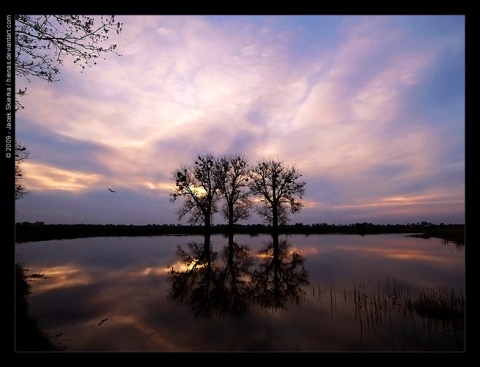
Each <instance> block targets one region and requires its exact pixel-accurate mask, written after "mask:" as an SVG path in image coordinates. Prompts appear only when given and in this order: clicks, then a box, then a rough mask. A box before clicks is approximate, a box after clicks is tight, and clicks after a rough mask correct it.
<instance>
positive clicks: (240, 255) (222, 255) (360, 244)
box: [16, 234, 465, 352]
mask: <svg viewBox="0 0 480 367" xmlns="http://www.w3.org/2000/svg"><path fill="white" fill-rule="evenodd" d="M16 261H17V262H20V263H23V264H25V266H26V268H27V269H28V272H27V275H35V274H37V275H38V274H42V275H43V277H38V276H36V277H32V278H30V280H29V282H30V283H31V285H32V294H31V295H30V296H29V302H30V305H31V307H32V309H33V311H34V313H35V314H36V315H37V316H38V317H39V318H40V321H41V325H42V327H43V329H44V331H45V332H46V334H47V335H49V336H50V337H51V338H52V340H53V341H54V342H56V343H60V344H61V345H63V346H64V348H65V350H66V351H128V352H135V351H175V352H185V351H463V350H464V323H463V316H462V314H461V312H463V304H462V303H461V302H462V300H463V296H464V294H465V292H464V289H465V258H464V251H463V248H462V247H460V246H456V245H455V244H453V243H445V242H444V241H442V240H441V239H434V238H432V239H428V240H426V239H421V238H412V237H407V236H406V235H402V234H395V235H391V234H389V235H367V236H358V235H310V236H303V235H291V236H286V235H280V236H279V238H278V239H276V238H273V237H272V236H269V235H259V236H249V235H235V236H234V238H233V240H232V239H229V238H228V237H224V236H222V235H212V236H211V237H210V238H205V237H203V236H155V237H103V238H83V239H72V240H54V241H42V242H30V243H23V244H17V245H16ZM445 298H446V299H448V300H449V302H453V303H454V305H455V307H456V308H457V311H461V312H460V313H458V312H457V314H456V315H457V316H458V315H460V317H444V316H442V315H439V314H432V313H431V312H428V311H426V310H425V307H424V308H421V307H422V306H425V304H427V303H429V302H430V303H432V302H433V303H435V300H436V301H437V306H438V303H439V302H444V299H445ZM452 300H453V301H452Z"/></svg>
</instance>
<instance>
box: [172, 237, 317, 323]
mask: <svg viewBox="0 0 480 367" xmlns="http://www.w3.org/2000/svg"><path fill="white" fill-rule="evenodd" d="M187 247H188V250H184V249H183V248H182V247H181V246H180V245H179V246H178V247H177V257H178V260H179V261H178V262H177V264H180V266H178V265H177V268H180V270H175V267H174V266H172V269H171V273H170V276H169V277H168V282H169V283H170V290H169V294H168V297H169V298H170V299H171V300H173V301H175V302H178V303H183V304H187V305H189V306H190V308H191V309H192V311H193V313H194V315H195V316H202V317H211V316H212V315H217V316H229V317H240V316H244V315H245V314H247V313H248V310H249V307H250V304H251V303H253V302H255V303H256V304H258V305H259V306H261V307H263V308H267V309H271V310H274V311H275V310H280V309H281V310H285V309H287V306H288V305H289V304H299V303H300V302H301V301H302V300H304V296H305V294H306V291H305V289H304V288H303V287H304V286H308V285H309V281H308V274H307V271H306V270H305V267H304V262H305V258H304V257H303V256H302V255H301V254H300V253H298V252H294V251H291V244H290V243H289V242H288V241H287V240H286V239H282V240H281V241H280V240H279V236H278V234H277V235H272V241H270V242H267V243H266V244H265V245H264V246H263V247H262V248H261V249H260V250H259V251H257V252H255V253H253V252H252V251H251V250H250V248H249V247H248V246H246V245H238V244H237V243H236V242H235V241H234V236H233V235H230V236H229V241H228V244H227V245H226V246H225V247H223V249H222V253H221V257H220V259H218V253H217V252H215V251H213V249H212V244H211V241H210V236H209V235H206V236H205V238H204V242H203V244H200V243H197V242H190V243H188V244H187Z"/></svg>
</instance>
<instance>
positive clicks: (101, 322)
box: [98, 319, 108, 326]
mask: <svg viewBox="0 0 480 367" xmlns="http://www.w3.org/2000/svg"><path fill="white" fill-rule="evenodd" d="M107 320H108V319H103V320H102V321H100V322H99V323H98V326H100V325H102V324H103V323H104V322H105V321H107Z"/></svg>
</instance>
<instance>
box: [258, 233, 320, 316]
mask: <svg viewBox="0 0 480 367" xmlns="http://www.w3.org/2000/svg"><path fill="white" fill-rule="evenodd" d="M272 238H273V240H272V242H271V243H269V244H267V246H265V247H264V248H262V249H261V250H260V251H259V252H258V255H259V259H260V264H259V266H258V268H257V269H256V270H255V271H254V272H253V275H252V287H253V295H254V299H255V301H256V302H257V303H258V304H259V305H260V306H262V307H265V308H269V309H273V310H278V309H286V308H287V305H288V304H290V303H296V304H299V303H300V302H301V301H302V300H304V296H305V294H306V292H305V290H304V289H303V288H302V287H303V286H307V285H309V284H310V283H309V281H308V274H307V271H306V270H305V267H304V262H305V258H304V257H303V256H302V255H300V254H299V253H298V252H290V251H289V248H290V247H291V244H290V243H288V241H287V240H286V239H284V240H282V241H279V239H278V235H272Z"/></svg>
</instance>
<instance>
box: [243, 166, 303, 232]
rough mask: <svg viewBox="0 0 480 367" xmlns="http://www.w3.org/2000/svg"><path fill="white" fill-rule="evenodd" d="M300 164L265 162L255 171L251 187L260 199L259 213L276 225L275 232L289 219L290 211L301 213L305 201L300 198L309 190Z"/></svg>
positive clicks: (253, 170)
mask: <svg viewBox="0 0 480 367" xmlns="http://www.w3.org/2000/svg"><path fill="white" fill-rule="evenodd" d="M301 176H302V175H301V174H300V173H299V172H298V170H297V168H296V167H294V166H293V167H289V166H286V165H285V164H284V163H283V162H281V161H277V160H272V159H270V160H267V161H262V162H260V163H258V164H257V166H256V167H254V168H253V169H252V171H251V174H250V177H251V180H250V183H249V186H250V190H251V193H252V194H253V195H256V196H258V197H259V199H260V203H259V206H258V208H257V212H258V214H260V215H261V216H263V217H265V218H266V220H267V221H268V222H269V223H271V224H272V226H273V230H274V232H276V231H277V229H278V225H279V224H285V223H286V222H287V221H288V211H290V212H291V213H297V212H298V211H300V209H301V207H302V203H301V202H300V201H299V200H298V199H297V197H298V198H299V199H301V198H302V195H303V194H304V193H305V184H306V183H305V182H301V181H298V180H299V179H300V177H301Z"/></svg>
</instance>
